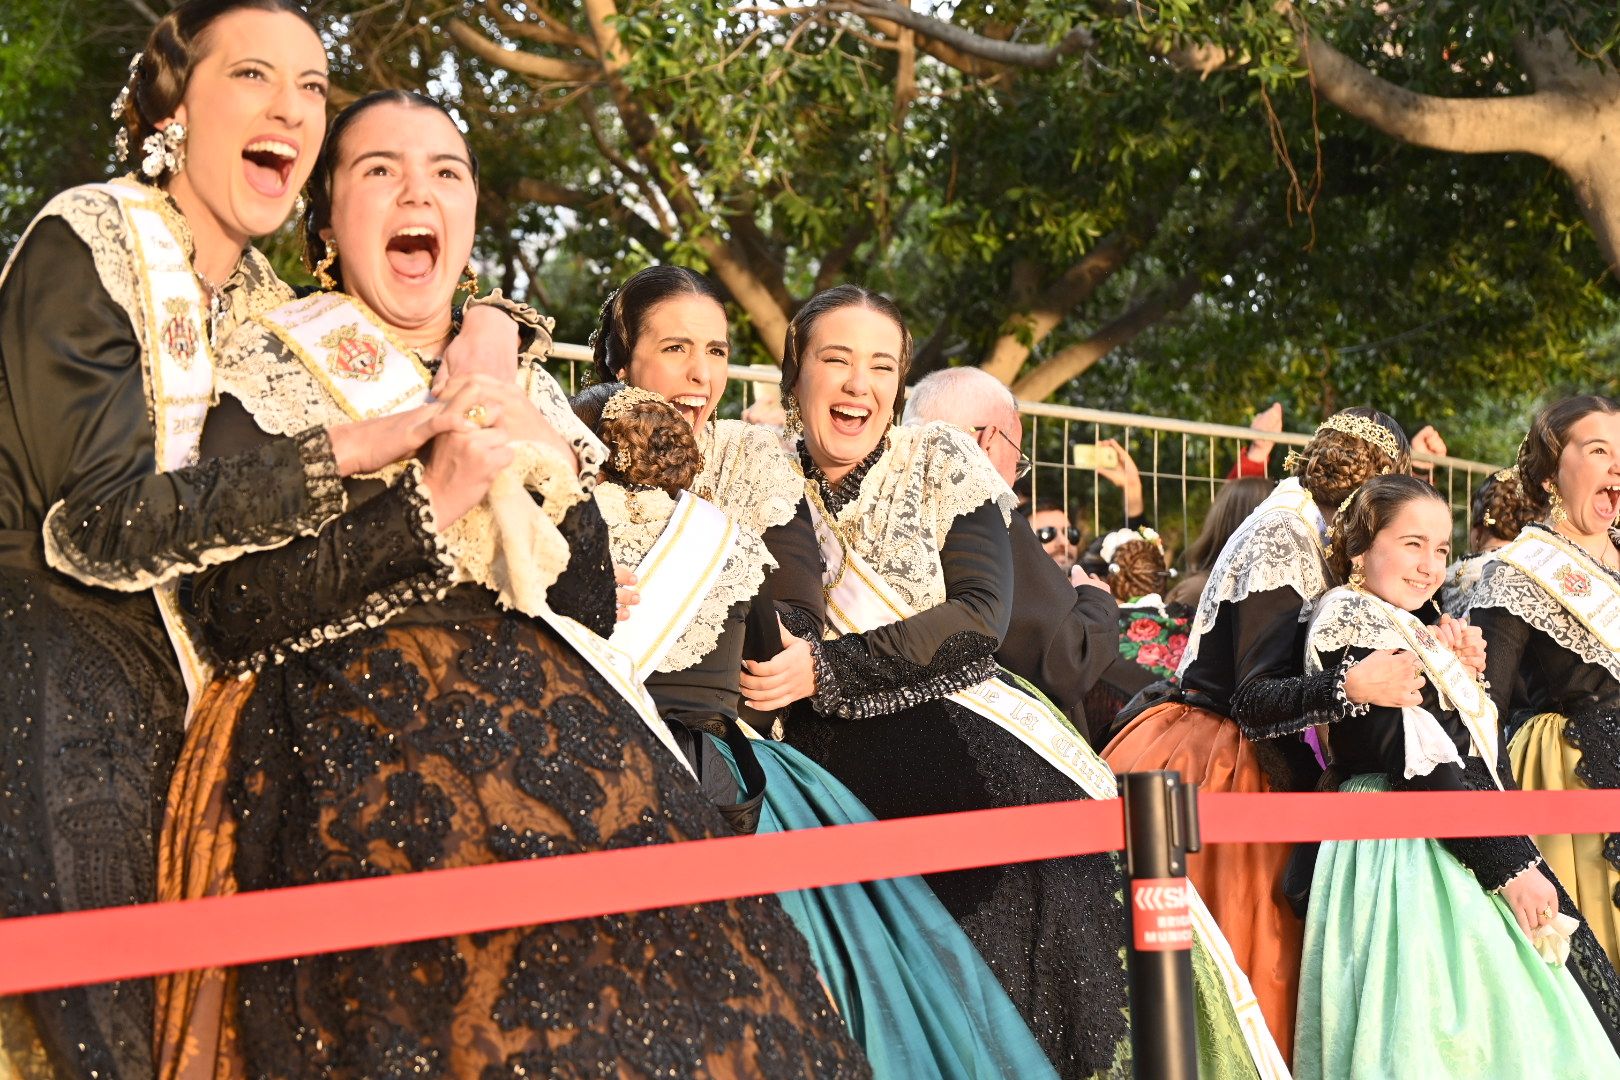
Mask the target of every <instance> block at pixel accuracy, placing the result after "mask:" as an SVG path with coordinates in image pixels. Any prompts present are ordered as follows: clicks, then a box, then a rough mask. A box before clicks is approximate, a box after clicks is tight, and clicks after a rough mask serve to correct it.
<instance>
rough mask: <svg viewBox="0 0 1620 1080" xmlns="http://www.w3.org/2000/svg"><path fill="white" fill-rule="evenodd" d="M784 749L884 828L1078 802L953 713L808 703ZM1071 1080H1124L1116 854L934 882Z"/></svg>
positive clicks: (1019, 746)
mask: <svg viewBox="0 0 1620 1080" xmlns="http://www.w3.org/2000/svg"><path fill="white" fill-rule="evenodd" d="M787 734H788V739H789V741H790V742H792V743H793V745H794V746H795V747H797V748H798V749H799V750H801V751H803V752H805V753H806V754H808V755H809V756H810V757H812V758H814V759H816V760H817V761H818V762H819V763H820V764H821V765H822V766H824V767H825V768H826V769H828V771H830V772H832V773H833V775H835V776H837V777H838V778H839V779H840V780H841V781H843V782H844V783H845V784H846V785H847V786H848V787H849V788H850V789H851V790H852V791H853V792H854V793H855V795H856V797H857V798H859V799H860V800H861V801H862V802H863V803H865V804H866V806H867V807H868V808H869V809H870V810H871V811H872V813H873V814H875V815H876V816H878V817H879V818H895V817H909V816H913V815H917V814H935V813H949V812H954V811H959V810H980V809H987V808H991V807H999V806H1023V805H1032V804H1036V803H1043V802H1054V801H1061V800H1069V799H1076V798H1083V797H1084V796H1083V794H1082V793H1081V792H1080V791H1079V789H1078V788H1076V787H1075V785H1074V784H1073V782H1072V781H1070V780H1068V779H1067V778H1065V777H1064V776H1062V775H1061V774H1060V773H1058V772H1057V771H1056V770H1054V769H1053V768H1052V767H1051V766H1050V765H1048V764H1047V763H1046V762H1045V761H1044V760H1042V759H1041V758H1040V756H1039V755H1038V754H1036V753H1035V751H1033V750H1031V749H1029V748H1028V747H1027V746H1025V745H1024V744H1023V743H1021V742H1019V741H1018V740H1017V739H1016V738H1015V737H1013V736H1012V735H1010V734H1008V733H1007V732H1005V731H1003V730H1001V729H1000V728H998V727H996V726H995V725H994V724H992V723H990V722H989V721H987V720H985V719H984V718H983V717H981V716H979V715H978V714H976V713H973V712H971V711H970V710H968V709H965V708H963V707H962V706H959V705H957V704H956V703H955V702H951V701H930V702H927V703H925V704H922V705H917V706H914V707H911V708H908V709H905V710H903V711H901V712H898V713H895V714H892V715H888V716H876V717H870V718H866V719H863V720H861V721H859V722H858V723H850V722H847V721H844V720H841V719H830V718H827V717H824V716H819V715H817V714H816V713H815V712H814V711H812V710H811V709H810V708H808V707H806V704H805V703H804V702H800V703H799V704H798V705H797V706H796V707H795V709H794V712H793V713H792V715H791V717H790V718H789V721H788V724H787ZM927 880H928V883H929V885H930V886H931V887H932V888H933V889H934V892H935V893H936V894H937V895H938V896H939V899H940V901H941V902H942V903H943V904H944V905H945V907H946V908H947V909H948V910H949V911H950V912H951V915H952V916H953V917H954V918H955V919H956V921H957V922H958V923H959V924H960V925H961V927H962V929H963V930H964V931H965V932H966V933H967V935H968V937H969V938H970V939H971V940H972V941H973V944H974V945H975V947H977V948H978V950H979V952H980V954H981V955H982V956H983V957H984V959H985V961H986V962H987V963H988V964H989V965H990V967H991V969H992V970H993V971H994V972H995V973H996V978H997V979H998V980H999V981H1000V982H1001V984H1002V986H1003V987H1005V988H1006V990H1007V994H1008V996H1009V997H1010V998H1011V999H1012V1001H1013V1004H1014V1005H1015V1006H1017V1008H1018V1010H1019V1013H1020V1014H1021V1015H1022V1016H1023V1017H1024V1019H1025V1021H1026V1022H1027V1023H1028V1024H1029V1027H1030V1030H1031V1031H1032V1032H1033V1033H1034V1035H1035V1037H1036V1039H1037V1040H1038V1041H1039V1042H1040V1044H1041V1047H1042V1048H1043V1049H1044V1050H1045V1051H1046V1053H1047V1055H1048V1057H1050V1058H1051V1060H1052V1062H1053V1064H1054V1065H1055V1066H1056V1067H1057V1070H1058V1073H1059V1074H1060V1075H1061V1076H1063V1077H1065V1078H1080V1077H1092V1076H1096V1075H1102V1076H1129V1075H1130V1064H1129V1029H1128V1028H1129V1025H1128V1021H1127V1015H1126V1013H1127V997H1126V984H1125V933H1126V929H1125V911H1124V907H1123V879H1122V874H1121V869H1120V866H1119V863H1118V860H1117V858H1116V856H1114V855H1113V854H1102V855H1087V856H1081V857H1077V858H1068V859H1052V860H1048V861H1045V862H1035V863H1022V864H1018V865H1013V866H998V867H988V868H984V869H979V870H964V871H958V872H956V873H950V874H934V875H930V876H929V877H928V879H927Z"/></svg>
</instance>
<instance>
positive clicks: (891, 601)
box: [810, 499, 1289, 1080]
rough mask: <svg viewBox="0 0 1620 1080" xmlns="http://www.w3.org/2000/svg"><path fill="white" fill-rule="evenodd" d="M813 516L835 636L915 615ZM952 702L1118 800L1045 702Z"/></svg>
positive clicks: (1240, 1012)
mask: <svg viewBox="0 0 1620 1080" xmlns="http://www.w3.org/2000/svg"><path fill="white" fill-rule="evenodd" d="M810 515H811V517H812V518H813V519H814V522H815V526H816V538H817V540H818V541H819V542H820V544H821V553H822V564H823V565H824V566H828V567H838V568H840V569H835V570H831V571H829V572H830V573H832V574H834V575H836V577H835V580H834V582H833V584H832V586H831V587H830V588H829V589H828V590H827V619H828V622H829V624H830V625H831V627H832V628H833V629H834V630H836V631H837V633H839V634H850V633H862V632H865V631H867V630H873V629H876V628H877V627H879V626H887V625H888V624H890V623H893V622H898V621H900V620H902V619H905V618H908V617H910V616H911V615H913V614H915V612H914V611H912V610H911V608H910V605H908V604H907V603H906V602H905V601H904V600H903V599H902V598H901V597H899V596H898V595H896V593H895V591H894V590H893V589H892V588H890V587H889V585H888V583H887V582H885V581H884V580H883V578H882V577H881V576H880V575H878V574H877V573H876V572H875V571H874V570H872V568H871V567H870V566H868V565H867V563H866V562H865V561H864V560H863V559H861V557H860V556H859V555H857V554H856V553H855V552H854V551H851V550H849V549H848V548H847V547H845V546H844V545H843V543H842V541H841V540H840V539H839V538H838V536H837V535H836V534H835V533H834V532H833V530H832V529H831V528H830V527H829V526H828V524H827V522H826V521H825V519H824V518H823V517H822V515H821V511H820V508H819V507H817V506H816V504H815V500H814V499H812V500H810ZM950 699H951V700H952V701H954V702H956V703H957V704H958V705H961V706H963V707H964V708H968V709H971V710H973V711H974V712H976V713H978V714H979V715H980V716H983V717H984V718H985V719H987V720H989V721H991V722H992V723H994V724H995V725H996V726H997V727H999V728H1001V729H1002V730H1004V731H1006V732H1008V733H1009V734H1011V735H1012V736H1013V737H1014V738H1016V739H1018V741H1019V742H1022V743H1023V744H1024V745H1025V746H1027V747H1029V748H1030V749H1031V750H1034V751H1035V752H1036V753H1037V754H1039V755H1040V756H1041V758H1042V759H1043V760H1045V761H1046V762H1047V764H1049V765H1051V766H1052V767H1053V768H1055V769H1057V770H1058V771H1059V772H1060V773H1062V774H1063V775H1064V776H1066V777H1068V778H1069V779H1070V780H1072V781H1074V783H1075V784H1076V785H1078V786H1079V788H1080V790H1082V791H1084V792H1085V793H1086V794H1087V795H1088V796H1089V797H1091V798H1093V799H1114V798H1118V797H1119V786H1118V782H1117V781H1116V780H1115V779H1114V774H1113V771H1112V770H1111V769H1109V768H1108V765H1107V763H1106V762H1104V761H1103V760H1102V759H1101V758H1100V757H1098V756H1097V753H1096V751H1094V750H1093V749H1092V748H1091V746H1090V744H1089V743H1087V742H1086V741H1085V740H1084V739H1083V738H1081V737H1080V735H1079V734H1078V733H1077V732H1075V731H1074V729H1073V728H1071V727H1070V726H1069V725H1068V723H1067V722H1065V721H1062V720H1060V719H1059V717H1058V715H1057V713H1056V710H1054V709H1053V708H1052V707H1051V706H1050V705H1049V704H1048V703H1047V702H1045V701H1044V700H1042V699H1040V698H1038V697H1036V696H1035V695H1033V694H1030V693H1027V692H1025V691H1023V690H1021V689H1018V688H1016V687H1013V686H1009V685H1008V684H1006V683H1003V682H1001V681H1000V680H999V679H995V678H991V679H987V680H985V681H984V682H982V683H980V684H979V685H977V686H974V687H970V688H968V689H967V690H962V691H958V692H957V693H954V694H952V695H950ZM1187 897H1188V908H1189V912H1190V913H1191V915H1192V917H1193V926H1194V930H1195V931H1196V932H1197V934H1198V938H1199V941H1200V942H1201V943H1202V944H1203V945H1204V946H1205V948H1207V949H1208V950H1209V953H1210V956H1211V958H1212V959H1213V960H1214V962H1215V967H1216V970H1217V971H1219V972H1220V975H1221V982H1222V984H1223V985H1224V986H1225V988H1226V995H1227V998H1228V999H1229V1000H1230V1001H1231V1003H1232V1010H1233V1013H1234V1014H1235V1015H1236V1016H1237V1020H1238V1029H1239V1030H1240V1031H1241V1032H1242V1033H1243V1040H1244V1043H1245V1044H1246V1045H1247V1047H1248V1050H1249V1057H1250V1059H1251V1060H1252V1061H1253V1062H1254V1065H1255V1068H1256V1070H1257V1071H1258V1072H1259V1074H1260V1076H1261V1077H1262V1078H1263V1080H1287V1077H1288V1075H1289V1073H1288V1066H1287V1063H1285V1062H1284V1061H1283V1058H1282V1053H1281V1052H1280V1051H1279V1050H1278V1049H1277V1043H1276V1040H1274V1039H1273V1038H1272V1036H1271V1029H1270V1028H1268V1027H1267V1026H1266V1020H1265V1016H1264V1015H1263V1014H1262V1013H1261V1011H1260V1002H1259V1000H1258V999H1257V998H1256V997H1255V995H1254V988H1253V987H1252V986H1251V985H1250V983H1249V978H1248V976H1247V975H1246V974H1245V973H1244V971H1243V969H1242V967H1240V966H1239V965H1238V963H1237V960H1236V958H1235V957H1234V956H1233V955H1232V948H1231V946H1230V945H1228V944H1227V942H1226V938H1225V936H1224V935H1223V934H1222V933H1221V930H1220V927H1219V926H1217V925H1216V923H1215V920H1214V918H1213V917H1212V916H1211V915H1210V913H1209V909H1208V908H1207V907H1205V905H1204V901H1203V899H1202V898H1201V897H1200V896H1199V895H1198V890H1197V889H1195V888H1194V887H1193V884H1192V882H1191V881H1189V882H1187Z"/></svg>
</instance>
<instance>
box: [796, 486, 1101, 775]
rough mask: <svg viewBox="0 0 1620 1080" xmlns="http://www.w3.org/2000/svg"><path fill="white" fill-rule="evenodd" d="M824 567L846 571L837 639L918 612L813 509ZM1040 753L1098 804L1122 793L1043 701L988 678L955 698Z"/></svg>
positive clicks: (837, 604) (832, 597)
mask: <svg viewBox="0 0 1620 1080" xmlns="http://www.w3.org/2000/svg"><path fill="white" fill-rule="evenodd" d="M810 513H811V516H812V517H814V518H815V522H816V538H817V539H818V540H819V541H820V543H821V554H822V559H823V565H824V566H833V567H837V566H841V567H842V570H841V572H837V573H838V579H837V581H836V582H835V583H834V584H833V586H832V587H831V588H830V589H828V590H827V621H828V624H829V625H830V626H831V627H832V629H834V630H836V631H837V632H838V634H840V635H843V634H858V633H864V632H866V631H868V630H874V629H876V628H877V627H879V626H887V625H888V624H889V623H894V622H899V621H900V620H902V619H906V618H910V617H911V616H912V615H915V614H916V612H914V611H913V610H911V606H910V605H909V604H907V603H906V601H905V600H904V599H903V598H902V597H901V596H900V595H899V594H898V593H896V592H895V590H894V589H893V588H891V587H890V586H889V584H888V582H886V581H884V580H883V578H882V577H881V576H879V574H878V573H877V572H876V571H875V570H873V569H872V568H871V567H870V566H868V565H867V564H866V562H865V561H864V560H863V559H862V558H861V557H860V556H859V555H858V554H856V553H855V552H853V551H850V550H848V549H846V548H845V547H844V546H843V545H842V542H841V541H840V540H839V539H838V537H837V536H836V534H834V533H833V530H832V529H831V528H829V527H828V526H827V524H826V522H825V521H824V520H823V519H822V517H821V513H820V511H819V509H817V508H816V507H815V506H814V505H813V504H812V506H811V510H810ZM950 699H951V700H952V701H954V702H956V703H957V704H958V705H961V706H963V707H964V708H968V709H971V710H973V711H974V712H976V713H978V714H979V715H980V716H982V717H984V718H985V719H987V720H989V721H990V722H991V723H993V724H995V725H996V726H997V727H999V728H1001V729H1002V730H1003V731H1006V732H1008V733H1009V734H1011V735H1012V736H1013V737H1014V738H1016V739H1017V740H1018V741H1019V742H1021V743H1023V744H1024V745H1025V746H1027V747H1029V748H1030V749H1031V750H1033V751H1035V752H1036V753H1037V754H1039V755H1040V756H1041V757H1042V758H1043V759H1045V760H1046V762H1047V763H1048V764H1049V765H1051V766H1052V767H1053V768H1055V769H1057V770H1058V771H1059V772H1061V773H1062V774H1063V775H1064V776H1067V777H1068V778H1069V779H1070V780H1073V781H1074V782H1075V783H1076V784H1078V785H1079V787H1080V790H1082V791H1084V792H1085V793H1086V794H1087V795H1088V796H1090V797H1091V798H1093V799H1112V798H1113V797H1114V796H1115V795H1117V794H1118V793H1119V786H1118V784H1117V782H1116V781H1115V780H1114V774H1113V772H1112V771H1111V770H1110V769H1109V768H1108V766H1107V764H1106V763H1104V762H1103V760H1102V758H1100V757H1098V756H1097V753H1096V751H1094V750H1093V749H1092V748H1091V746H1090V745H1089V744H1088V743H1087V742H1086V741H1085V740H1084V739H1083V738H1081V737H1080V735H1079V734H1078V733H1076V732H1075V731H1074V729H1073V728H1071V727H1070V726H1069V725H1068V724H1067V723H1066V722H1064V721H1063V720H1061V719H1059V718H1058V716H1057V714H1056V712H1055V711H1054V710H1053V709H1052V708H1051V707H1050V706H1049V705H1048V704H1047V703H1046V702H1045V701H1042V700H1041V699H1040V698H1038V697H1036V696H1035V695H1033V694H1030V693H1028V692H1027V691H1024V690H1021V689H1019V688H1018V687H1015V686H1012V685H1010V684H1008V683H1005V682H1002V681H1001V680H1000V679H996V678H989V679H986V680H985V681H984V682H982V683H979V684H978V685H977V686H971V687H969V688H968V689H966V690H958V691H957V692H956V693H954V694H952V695H950Z"/></svg>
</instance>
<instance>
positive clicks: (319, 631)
mask: <svg viewBox="0 0 1620 1080" xmlns="http://www.w3.org/2000/svg"><path fill="white" fill-rule="evenodd" d="M221 405H222V407H223V408H216V409H214V410H213V411H212V412H211V413H210V415H209V419H208V424H207V427H205V429H204V432H203V446H204V452H205V453H206V452H208V451H209V450H210V449H213V448H216V447H219V446H221V445H243V444H247V443H250V442H251V441H252V440H253V438H254V435H253V432H254V431H257V428H250V427H248V426H247V425H251V424H252V421H251V419H250V418H248V417H247V414H246V411H245V410H243V409H242V407H241V405H240V404H239V403H234V402H232V400H231V399H229V398H226V399H223V401H222V403H221ZM258 438H261V439H265V440H268V439H269V438H270V436H268V435H265V434H264V433H263V432H259V433H258ZM430 518H431V511H430V510H429V506H428V499H427V492H426V489H425V488H423V487H422V485H421V482H420V470H419V469H418V468H417V467H416V466H415V465H412V466H410V467H408V468H407V469H406V471H405V473H404V474H403V475H402V476H401V477H400V478H399V479H398V480H397V481H395V483H394V484H393V485H392V486H390V487H388V488H386V489H384V490H383V491H382V492H381V494H378V495H377V496H376V497H374V498H371V499H368V500H366V501H365V502H362V503H360V504H359V505H357V506H355V507H354V508H352V509H350V510H348V511H346V512H344V513H343V514H341V515H339V516H338V517H337V518H334V519H333V520H332V521H330V522H329V523H327V524H326V525H325V526H323V527H322V528H321V529H320V530H319V531H318V532H317V533H316V534H315V535H313V536H308V537H302V538H300V539H297V540H294V541H293V542H292V543H290V544H287V545H285V546H284V547H280V548H275V549H273V550H270V551H262V552H257V553H254V554H249V555H244V556H242V557H241V558H238V559H235V560H233V561H231V562H228V563H225V564H224V565H221V566H216V567H213V568H211V569H209V570H205V571H204V572H203V573H201V574H199V575H197V577H196V578H194V579H193V580H192V581H191V582H189V588H188V590H187V594H186V595H187V596H188V598H189V599H188V606H189V608H190V610H191V614H192V615H193V617H194V618H195V619H196V621H197V625H198V627H199V629H200V630H201V632H202V636H203V641H204V642H205V644H206V645H207V646H208V648H209V649H210V651H212V652H213V653H214V655H215V657H216V658H217V659H218V660H220V661H221V662H223V663H225V664H226V665H228V666H230V667H232V668H238V669H240V668H243V667H247V666H250V665H253V664H257V663H261V662H263V660H264V659H266V658H267V657H272V656H275V655H277V654H279V653H280V652H282V651H284V650H287V649H292V648H297V647H300V646H302V645H307V644H314V643H318V642H319V641H321V640H326V639H330V638H332V637H337V636H341V635H342V634H344V633H346V632H349V631H351V630H356V629H360V628H362V627H364V626H367V625H376V624H377V623H378V622H380V621H381V620H382V619H385V618H387V617H388V616H389V615H391V614H393V613H394V612H396V611H398V610H400V609H401V608H403V607H406V606H409V605H410V604H413V603H416V602H418V601H420V600H423V599H428V598H431V597H434V596H437V595H440V594H442V593H443V591H444V589H446V588H447V587H448V586H449V584H450V566H449V564H448V561H447V559H446V558H445V557H444V555H443V554H442V552H441V550H440V547H439V541H438V539H437V537H436V535H435V533H434V531H433V528H432V527H431V525H430V524H429V520H430Z"/></svg>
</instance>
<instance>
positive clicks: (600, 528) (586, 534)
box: [546, 499, 619, 637]
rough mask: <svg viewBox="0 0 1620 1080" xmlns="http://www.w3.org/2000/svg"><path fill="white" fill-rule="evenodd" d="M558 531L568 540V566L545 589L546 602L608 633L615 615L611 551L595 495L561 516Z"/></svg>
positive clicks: (589, 626) (596, 629) (556, 610)
mask: <svg viewBox="0 0 1620 1080" xmlns="http://www.w3.org/2000/svg"><path fill="white" fill-rule="evenodd" d="M557 529H558V531H559V532H561V533H562V534H563V536H564V537H565V538H566V539H567V540H568V567H567V569H565V570H564V571H563V572H562V574H561V575H560V576H559V577H558V578H557V580H556V581H555V582H553V583H552V586H551V588H550V589H549V590H548V591H547V592H546V603H547V604H548V605H549V606H550V607H551V610H552V611H555V612H556V613H557V614H559V615H567V616H568V617H569V618H571V619H577V620H578V621H579V622H580V623H582V624H584V625H585V626H586V627H587V628H589V629H590V630H591V631H592V632H593V633H595V634H598V635H600V636H602V637H607V636H608V635H609V634H611V633H613V624H614V622H615V621H616V620H617V619H618V614H619V612H618V602H617V599H616V597H617V593H616V592H615V585H614V579H613V554H612V551H611V550H610V549H609V547H608V527H607V522H605V521H603V520H602V511H601V510H599V509H597V506H596V501H595V500H594V499H586V500H585V501H584V502H582V503H576V504H575V505H574V506H573V507H572V508H571V509H570V510H569V511H568V513H567V514H565V515H564V516H563V520H562V524H560V525H558V526H557Z"/></svg>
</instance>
